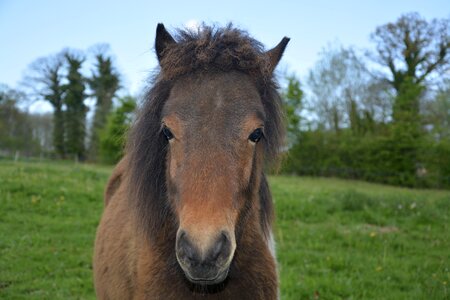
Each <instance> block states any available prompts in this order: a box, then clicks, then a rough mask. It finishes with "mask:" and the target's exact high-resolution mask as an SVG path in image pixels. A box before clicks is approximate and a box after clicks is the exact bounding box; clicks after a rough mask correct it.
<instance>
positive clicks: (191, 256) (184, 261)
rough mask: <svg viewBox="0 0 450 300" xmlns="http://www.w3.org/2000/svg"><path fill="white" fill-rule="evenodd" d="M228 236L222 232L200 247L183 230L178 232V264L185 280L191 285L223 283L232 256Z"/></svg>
mask: <svg viewBox="0 0 450 300" xmlns="http://www.w3.org/2000/svg"><path fill="white" fill-rule="evenodd" d="M233 252H234V249H233V246H232V242H231V239H230V236H229V234H228V233H227V232H225V231H222V232H220V233H219V234H218V236H217V237H215V238H214V239H213V242H212V243H209V245H208V246H207V247H203V248H202V247H201V245H199V243H195V242H194V241H193V239H191V238H190V237H189V235H188V234H187V233H186V232H185V231H184V230H179V231H178V234H177V241H176V255H177V260H178V263H179V264H180V266H181V268H182V269H183V271H184V273H185V275H186V277H187V279H188V280H189V281H191V282H192V283H196V284H202V285H210V284H217V283H220V282H222V281H224V280H225V279H226V277H227V275H228V268H229V266H230V263H231V260H232V256H233Z"/></svg>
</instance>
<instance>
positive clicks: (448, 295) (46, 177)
mask: <svg viewBox="0 0 450 300" xmlns="http://www.w3.org/2000/svg"><path fill="white" fill-rule="evenodd" d="M110 171H111V169H110V168H106V167H98V166H88V165H80V164H69V163H39V162H27V163H25V162H19V163H14V162H11V161H5V160H3V161H2V160H0V299H92V298H94V291H93V286H92V274H91V273H92V272H91V255H92V247H93V240H94V235H95V229H96V226H97V223H98V220H99V217H100V214H101V210H102V206H103V204H102V193H103V187H104V184H105V182H106V180H107V177H108V175H109V173H110ZM270 181H271V186H272V191H273V194H274V198H275V204H276V209H277V227H276V238H277V242H278V244H277V246H278V249H277V251H278V260H279V263H280V277H281V294H282V299H286V300H287V299H289V300H298V299H450V287H449V285H450V192H449V191H431V190H428V191H425V190H409V189H402V188H394V187H388V186H383V185H375V184H369V183H363V182H356V181H343V180H336V179H317V178H294V177H272V178H271V180H270Z"/></svg>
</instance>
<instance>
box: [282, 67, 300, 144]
mask: <svg viewBox="0 0 450 300" xmlns="http://www.w3.org/2000/svg"><path fill="white" fill-rule="evenodd" d="M287 81H288V86H287V88H286V90H285V91H283V92H282V93H281V98H282V99H283V106H284V111H285V114H286V120H287V131H288V136H287V137H288V144H289V145H292V144H293V143H295V141H296V139H297V135H298V133H299V131H300V110H301V105H302V98H303V91H302V89H301V88H300V81H299V80H298V79H297V78H296V77H295V76H294V75H291V76H288V78H287Z"/></svg>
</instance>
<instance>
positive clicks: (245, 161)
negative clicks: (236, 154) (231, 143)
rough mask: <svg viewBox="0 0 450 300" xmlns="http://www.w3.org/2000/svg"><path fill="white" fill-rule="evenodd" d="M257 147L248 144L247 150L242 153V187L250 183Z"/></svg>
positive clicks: (240, 164)
mask: <svg viewBox="0 0 450 300" xmlns="http://www.w3.org/2000/svg"><path fill="white" fill-rule="evenodd" d="M255 150H256V149H255V145H254V144H251V143H247V144H246V145H245V148H244V149H243V150H242V152H241V159H240V163H239V169H240V172H239V173H240V178H241V180H240V182H241V184H242V187H246V186H247V185H248V184H249V182H250V177H251V176H252V169H253V162H254V159H255V157H254V156H255V154H256V151H255Z"/></svg>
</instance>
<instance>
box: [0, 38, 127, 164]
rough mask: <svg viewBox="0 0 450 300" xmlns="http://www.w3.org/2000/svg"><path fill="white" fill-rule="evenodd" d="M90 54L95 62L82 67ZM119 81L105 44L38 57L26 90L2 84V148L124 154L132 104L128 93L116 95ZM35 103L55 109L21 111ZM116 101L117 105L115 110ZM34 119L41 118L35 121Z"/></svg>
mask: <svg viewBox="0 0 450 300" xmlns="http://www.w3.org/2000/svg"><path fill="white" fill-rule="evenodd" d="M88 55H90V56H92V58H91V60H92V61H93V63H92V68H91V70H90V72H89V71H88V72H86V71H85V70H84V69H83V67H85V66H84V64H85V63H86V61H87V57H88ZM120 82H121V76H120V74H119V73H118V71H117V69H116V67H115V66H114V60H113V58H112V55H110V54H109V47H108V46H106V45H98V46H96V47H94V48H92V50H90V51H89V53H88V54H86V53H83V52H82V51H79V50H73V49H64V50H62V51H61V52H59V53H57V54H55V55H50V56H47V57H42V58H39V59H37V60H36V61H34V62H33V63H31V64H30V66H29V68H28V70H27V72H26V75H25V77H24V79H23V90H24V91H25V92H18V91H15V90H13V89H10V88H8V87H7V86H2V87H1V88H0V108H1V112H2V114H4V115H5V117H4V118H2V119H1V120H2V121H0V122H1V123H0V125H1V126H0V128H1V129H3V132H0V149H1V150H3V152H8V151H9V152H11V150H13V151H17V150H21V151H22V153H23V154H25V155H36V154H40V155H42V154H45V156H51V157H55V158H60V159H75V160H77V161H86V160H88V161H91V162H109V163H112V162H115V161H116V160H117V154H115V153H114V154H111V152H112V151H116V152H118V153H119V154H120V153H121V152H122V143H123V140H122V135H123V133H124V132H125V127H126V126H127V125H128V124H130V123H131V119H130V117H129V116H128V115H131V114H132V112H133V111H134V107H135V105H136V100H135V99H134V98H133V97H131V96H126V97H123V98H118V97H117V92H118V91H119V89H120V88H121V85H120V84H121V83H120ZM33 101H46V102H47V103H49V104H50V105H51V107H52V110H53V112H52V113H51V115H49V114H44V115H41V114H36V113H35V114H30V113H27V112H26V111H25V110H24V109H22V110H21V109H19V107H20V106H27V105H30V104H31V103H32V102H33ZM114 101H116V103H117V104H118V105H119V106H118V107H116V108H115V109H114V108H113V102H114ZM88 102H90V105H88ZM89 107H90V108H91V109H92V117H91V118H90V120H88V118H87V113H88V110H89ZM6 116H8V117H6ZM33 119H39V120H40V121H41V122H37V121H35V122H34V124H33V122H32V120H33ZM119 121H120V122H121V123H120V124H117V122H119ZM36 123H38V124H36ZM41 127H45V130H44V131H45V132H42V128H41ZM37 128H41V130H37ZM1 129H0V130H1ZM18 130H19V131H18ZM118 130H119V131H120V130H122V131H121V132H118ZM49 133H50V134H51V137H49ZM111 135H112V136H111Z"/></svg>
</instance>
